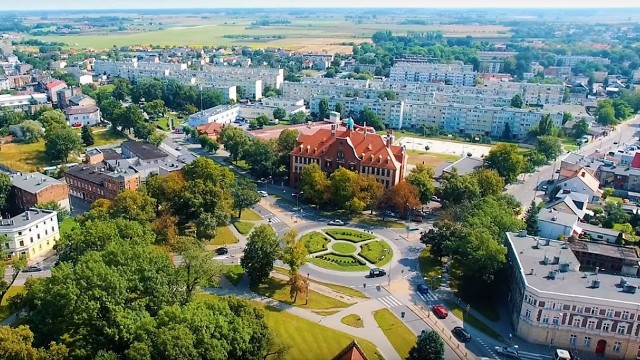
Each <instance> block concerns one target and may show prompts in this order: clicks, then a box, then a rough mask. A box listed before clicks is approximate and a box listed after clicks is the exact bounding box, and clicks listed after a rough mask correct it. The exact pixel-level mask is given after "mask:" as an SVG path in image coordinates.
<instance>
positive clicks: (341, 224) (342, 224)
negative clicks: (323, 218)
mask: <svg viewBox="0 0 640 360" xmlns="http://www.w3.org/2000/svg"><path fill="white" fill-rule="evenodd" d="M327 225H333V226H344V225H345V223H344V222H342V221H341V220H331V221H329V222H328V223H327Z"/></svg>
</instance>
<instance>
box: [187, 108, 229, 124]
mask: <svg viewBox="0 0 640 360" xmlns="http://www.w3.org/2000/svg"><path fill="white" fill-rule="evenodd" d="M238 116H240V106H239V105H219V106H216V107H212V108H209V109H206V110H202V111H199V112H197V113H195V114H191V115H189V126H191V127H198V126H200V125H203V124H209V123H218V124H231V123H232V122H234V121H235V120H236V119H237V118H238Z"/></svg>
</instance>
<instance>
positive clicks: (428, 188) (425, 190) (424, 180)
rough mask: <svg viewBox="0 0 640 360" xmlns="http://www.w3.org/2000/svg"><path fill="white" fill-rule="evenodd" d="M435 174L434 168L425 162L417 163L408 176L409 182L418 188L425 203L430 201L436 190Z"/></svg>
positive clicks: (421, 199)
mask: <svg viewBox="0 0 640 360" xmlns="http://www.w3.org/2000/svg"><path fill="white" fill-rule="evenodd" d="M434 176H435V174H434V172H433V168H432V167H429V166H426V165H424V164H417V165H416V167H415V168H413V169H411V172H410V173H409V176H407V182H408V183H409V184H411V185H413V186H415V187H416V188H418V191H419V193H420V201H421V202H422V203H423V204H426V203H428V202H430V201H431V197H432V196H433V194H434V192H435V185H434V183H433V178H434Z"/></svg>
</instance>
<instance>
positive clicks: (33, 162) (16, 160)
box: [0, 140, 71, 172]
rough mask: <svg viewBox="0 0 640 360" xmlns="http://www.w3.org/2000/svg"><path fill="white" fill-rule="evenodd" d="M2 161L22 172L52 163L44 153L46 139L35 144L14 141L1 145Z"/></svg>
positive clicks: (0, 155)
mask: <svg viewBox="0 0 640 360" xmlns="http://www.w3.org/2000/svg"><path fill="white" fill-rule="evenodd" d="M70 161H71V160H70ZM0 163H2V164H4V165H6V166H9V167H10V168H12V169H14V170H17V171H22V172H30V171H35V170H36V167H39V168H43V167H46V166H48V165H50V164H51V163H50V162H49V159H48V158H47V156H46V155H45V154H44V140H40V141H38V142H37V143H33V144H26V143H18V142H14V143H8V144H4V145H2V146H0Z"/></svg>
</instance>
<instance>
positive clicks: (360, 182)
mask: <svg viewBox="0 0 640 360" xmlns="http://www.w3.org/2000/svg"><path fill="white" fill-rule="evenodd" d="M357 176H358V178H357V180H356V182H355V184H354V189H353V195H354V197H355V199H357V200H359V201H361V202H362V203H363V205H364V208H365V209H369V210H371V213H372V214H373V210H374V209H375V208H376V207H377V206H378V203H379V202H380V200H381V199H382V197H383V195H384V185H382V183H381V182H379V181H378V180H377V179H376V178H375V176H372V175H362V174H357Z"/></svg>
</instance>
